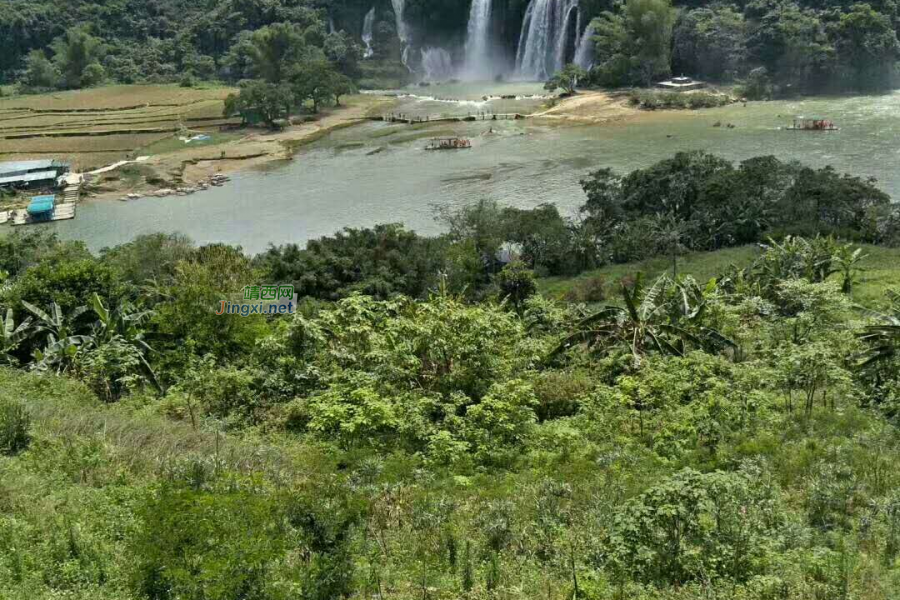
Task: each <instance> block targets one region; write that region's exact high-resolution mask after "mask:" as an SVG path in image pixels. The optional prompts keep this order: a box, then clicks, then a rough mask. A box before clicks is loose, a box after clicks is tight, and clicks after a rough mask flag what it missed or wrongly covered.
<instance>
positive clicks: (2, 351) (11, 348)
mask: <svg viewBox="0 0 900 600" xmlns="http://www.w3.org/2000/svg"><path fill="white" fill-rule="evenodd" d="M30 328H31V317H27V318H26V319H25V320H24V321H22V322H21V323H19V324H18V325H16V321H15V319H14V318H13V311H12V309H11V308H8V309H6V318H5V319H3V321H2V322H0V364H7V365H16V364H17V363H18V361H17V360H16V357H15V356H13V354H12V353H13V352H15V350H16V349H17V348H18V347H19V344H21V343H22V342H23V341H24V340H26V339H27V338H28V336H29V335H31V334H32V331H31V329H30Z"/></svg>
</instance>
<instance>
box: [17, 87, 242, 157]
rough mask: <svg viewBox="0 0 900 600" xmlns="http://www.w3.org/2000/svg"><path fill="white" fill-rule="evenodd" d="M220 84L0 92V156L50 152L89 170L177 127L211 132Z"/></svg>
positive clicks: (223, 91) (217, 118) (221, 95)
mask: <svg viewBox="0 0 900 600" xmlns="http://www.w3.org/2000/svg"><path fill="white" fill-rule="evenodd" d="M230 92H231V90H230V89H228V88H203V89H194V88H181V87H178V86H174V85H166V86H147V85H141V86H114V87H107V88H99V89H90V90H82V91H74V92H60V93H56V94H47V95H39V96H20V97H13V98H6V99H0V160H20V159H30V158H48V157H52V158H56V159H61V160H67V161H70V162H71V163H72V166H73V169H74V170H76V171H78V170H89V169H91V168H95V167H99V166H103V165H106V164H109V163H113V162H116V161H118V160H122V159H124V158H127V157H129V156H132V155H134V154H136V153H141V152H146V151H148V150H152V149H153V148H152V146H153V144H156V143H158V142H162V141H164V140H167V139H169V138H172V137H173V136H175V135H176V134H177V133H178V132H179V131H182V130H184V129H185V128H187V129H189V130H190V131H198V132H214V131H218V130H219V129H220V128H221V127H222V126H223V125H228V124H231V123H234V122H235V121H234V120H233V119H225V118H223V117H222V108H223V101H224V99H225V97H226V96H227V95H228V94H229V93H230Z"/></svg>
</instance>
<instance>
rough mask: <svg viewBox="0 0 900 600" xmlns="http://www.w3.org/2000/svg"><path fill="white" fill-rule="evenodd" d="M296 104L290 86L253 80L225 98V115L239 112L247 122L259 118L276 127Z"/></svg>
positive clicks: (270, 126)
mask: <svg viewBox="0 0 900 600" xmlns="http://www.w3.org/2000/svg"><path fill="white" fill-rule="evenodd" d="M295 104H296V99H295V96H294V93H293V90H292V89H291V88H290V86H287V85H276V84H274V83H262V82H259V81H253V82H249V83H247V84H245V85H243V86H241V91H240V92H238V93H237V94H230V95H229V96H228V97H227V98H226V99H225V109H224V115H225V116H226V117H232V116H234V115H238V114H239V115H241V119H243V121H244V123H245V124H246V123H248V122H253V121H254V120H256V119H259V120H261V121H262V122H263V123H265V124H266V125H267V126H268V127H269V128H271V129H275V128H276V127H277V126H278V121H279V120H280V119H284V118H287V117H288V116H289V115H290V111H291V109H292V107H293V106H294V105H295Z"/></svg>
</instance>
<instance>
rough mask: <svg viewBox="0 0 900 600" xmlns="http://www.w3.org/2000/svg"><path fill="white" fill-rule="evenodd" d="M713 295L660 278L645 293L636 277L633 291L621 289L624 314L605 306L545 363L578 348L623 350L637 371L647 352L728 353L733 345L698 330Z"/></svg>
mask: <svg viewBox="0 0 900 600" xmlns="http://www.w3.org/2000/svg"><path fill="white" fill-rule="evenodd" d="M714 289H715V281H714V280H713V281H711V282H710V283H709V285H708V286H707V288H706V290H702V289H700V287H699V286H697V285H696V284H695V283H693V282H692V281H674V280H672V279H670V278H669V277H667V276H665V275H663V276H662V277H660V278H659V279H657V280H656V282H655V283H654V284H653V285H652V286H651V287H649V288H646V287H645V286H644V283H643V274H642V273H638V275H637V277H636V279H635V282H634V284H633V285H631V286H628V285H625V284H622V299H623V300H624V303H625V307H624V308H623V307H620V306H607V307H605V308H603V309H601V310H600V311H599V312H597V313H595V314H593V315H591V316H589V317H587V318H586V319H584V320H583V321H581V322H580V323H579V324H578V325H577V329H578V330H577V331H576V332H575V333H573V334H572V335H570V336H569V337H567V338H566V339H565V340H563V341H562V343H560V344H559V346H557V347H556V349H555V350H554V351H553V352H552V353H551V355H550V357H551V358H552V357H556V356H558V355H560V354H562V353H564V352H566V351H567V350H569V349H570V348H572V347H574V346H576V345H579V344H587V346H588V347H589V348H592V349H593V348H599V349H600V350H601V351H603V352H607V351H609V349H611V348H613V347H615V346H619V345H625V346H627V347H628V349H629V350H630V352H631V355H632V357H633V358H634V365H635V367H638V366H640V364H641V361H642V360H643V357H644V356H646V355H647V354H648V353H649V352H659V353H660V354H668V355H672V356H684V354H685V352H686V351H687V349H688V347H689V346H693V347H696V348H699V349H703V350H707V351H721V350H723V349H724V348H726V347H732V348H734V347H736V344H735V343H734V342H733V341H731V340H729V339H728V338H726V337H725V336H723V335H722V334H721V333H719V332H718V331H716V330H714V329H712V328H709V327H706V326H704V325H703V324H702V322H703V316H704V313H705V311H706V308H707V305H708V299H707V296H708V293H709V292H711V291H712V290H714Z"/></svg>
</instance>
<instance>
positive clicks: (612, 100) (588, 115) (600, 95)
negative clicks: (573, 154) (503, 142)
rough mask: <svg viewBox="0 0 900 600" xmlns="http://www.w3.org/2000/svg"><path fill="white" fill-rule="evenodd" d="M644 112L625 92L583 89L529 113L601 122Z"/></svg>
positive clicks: (560, 118) (575, 121) (540, 117)
mask: <svg viewBox="0 0 900 600" xmlns="http://www.w3.org/2000/svg"><path fill="white" fill-rule="evenodd" d="M643 114H646V112H645V111H642V110H639V109H638V108H636V107H634V106H632V105H631V104H629V101H628V93H627V92H600V91H583V92H578V93H577V94H575V95H574V96H571V97H569V98H562V99H560V100H559V101H558V102H557V103H556V105H555V106H553V107H551V108H548V109H545V110H541V111H538V112H536V113H534V114H532V115H531V118H533V119H547V120H555V121H563V122H570V123H585V124H603V123H609V122H611V121H619V120H622V119H626V118H633V117H637V116H639V115H643Z"/></svg>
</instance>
